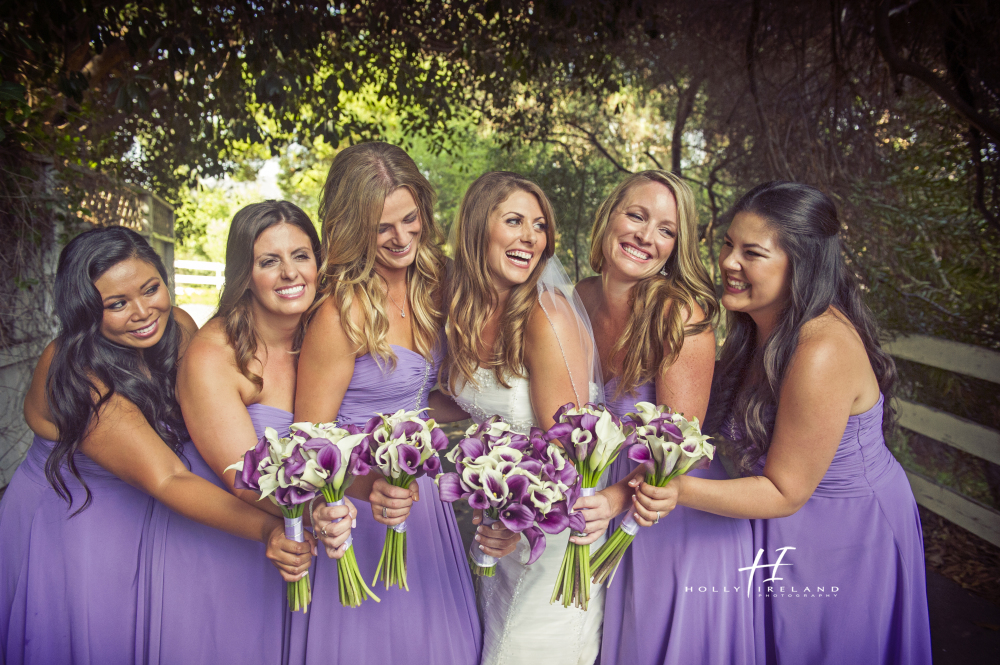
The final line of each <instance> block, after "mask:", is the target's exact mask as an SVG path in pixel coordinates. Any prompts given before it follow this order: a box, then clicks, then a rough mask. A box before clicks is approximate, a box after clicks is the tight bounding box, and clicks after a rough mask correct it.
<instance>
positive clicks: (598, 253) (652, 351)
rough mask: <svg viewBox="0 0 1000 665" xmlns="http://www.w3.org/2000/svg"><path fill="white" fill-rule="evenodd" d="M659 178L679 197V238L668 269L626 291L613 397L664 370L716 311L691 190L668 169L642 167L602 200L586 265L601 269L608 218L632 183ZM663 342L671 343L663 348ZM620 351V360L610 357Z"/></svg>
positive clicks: (709, 323)
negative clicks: (688, 314)
mask: <svg viewBox="0 0 1000 665" xmlns="http://www.w3.org/2000/svg"><path fill="white" fill-rule="evenodd" d="M647 182H657V183H660V184H661V185H663V186H664V187H666V188H667V189H669V190H670V193H671V194H673V195H674V200H675V201H676V202H677V241H676V243H675V245H674V251H673V252H671V254H670V257H669V258H668V259H667V262H666V265H665V268H666V273H667V275H666V276H664V275H662V274H660V273H657V274H655V275H653V276H651V277H647V278H646V279H644V280H642V281H641V282H639V283H638V284H636V285H635V286H633V287H632V290H631V291H630V292H629V303H628V305H629V315H628V319H627V320H626V322H625V328H624V329H623V330H622V334H621V335H620V336H619V337H618V341H617V342H615V345H614V347H612V349H611V354H610V356H609V361H610V362H611V363H612V366H611V373H612V375H613V376H616V377H618V387H617V388H616V390H615V395H614V396H615V398H616V399H617V398H618V397H620V396H622V395H625V394H634V393H635V389H636V388H637V387H638V386H640V385H642V384H644V383H646V382H648V381H652V380H655V378H656V377H657V376H658V375H659V374H661V373H662V372H663V371H665V370H666V369H667V368H668V367H669V366H670V365H671V364H672V363H673V362H674V361H675V360H677V356H678V354H679V353H680V352H681V347H682V346H683V345H684V337H685V336H686V335H697V334H699V333H701V332H704V331H705V330H710V329H711V328H712V325H713V322H714V320H715V317H716V315H717V314H718V312H719V301H718V298H717V297H716V295H715V287H714V285H713V284H712V280H711V278H710V277H709V276H708V271H707V270H705V266H704V264H703V263H702V262H701V258H700V257H699V256H698V216H697V213H696V211H695V204H694V194H692V193H691V188H690V187H688V186H687V184H686V183H685V182H684V181H683V180H681V179H680V178H678V177H677V176H675V175H674V174H672V173H668V172H666V171H656V170H651V171H642V172H640V173H635V174H633V175H630V176H628V177H627V178H625V180H623V181H622V182H621V183H619V184H618V186H617V187H615V189H614V191H613V192H611V194H610V196H608V198H606V199H605V200H604V203H602V204H601V207H600V208H599V209H598V210H597V215H596V217H595V218H594V230H593V232H592V234H591V240H590V267H591V268H593V269H594V272H596V273H600V272H601V271H602V270H603V269H604V261H605V257H604V248H603V247H604V237H605V235H606V234H607V231H608V226H609V224H610V223H611V218H612V217H613V216H614V215H616V214H618V213H621V212H622V205H623V204H624V202H625V199H626V198H627V197H628V195H629V192H630V191H631V190H632V188H633V187H636V186H638V185H642V184H644V183H647ZM696 303H697V304H698V305H699V306H701V308H702V310H703V311H704V313H705V318H704V319H703V320H702V321H699V322H698V323H695V324H692V325H689V326H685V325H684V310H685V309H687V310H688V311H691V310H693V308H694V305H695V304H696ZM664 348H666V349H669V350H668V351H666V352H665V351H664ZM619 354H623V355H622V358H621V362H618V363H615V362H614V359H615V358H617V357H618V355H619Z"/></svg>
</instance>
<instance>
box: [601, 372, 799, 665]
mask: <svg viewBox="0 0 1000 665" xmlns="http://www.w3.org/2000/svg"><path fill="white" fill-rule="evenodd" d="M616 388H617V380H616V379H614V378H613V379H612V380H611V381H609V382H608V384H607V385H606V386H605V388H604V390H605V395H607V396H608V400H609V401H608V405H607V406H608V408H609V409H611V411H612V412H613V413H615V414H616V415H618V416H624V415H625V414H626V413H629V412H633V411H635V404H636V402H652V403H656V390H655V387H654V385H653V383H652V382H650V383H645V384H643V385H641V386H638V388H637V389H636V394H635V395H633V396H629V395H623V396H622V397H621V398H619V399H617V400H612V397H613V396H614V394H615V389H616ZM636 466H637V464H636V463H635V462H633V461H631V460H629V459H627V458H626V457H624V455H623V456H620V457H619V458H618V459H617V460H615V462H614V464H613V465H612V467H611V469H610V471H609V473H610V476H609V478H608V484H613V483H616V482H618V481H620V480H622V479H623V478H625V477H626V476H627V475H629V474H630V473H631V472H632V471H633V470H634V469H635V468H636ZM690 475H694V476H700V477H702V478H713V479H726V478H728V476H727V475H726V472H725V470H724V469H723V468H722V465H721V463H720V461H719V460H718V459H716V460H715V461H714V462H712V465H711V467H709V468H708V469H702V470H698V471H692V472H691V473H690ZM620 523H621V519H620V518H618V519H615V520H614V521H613V522H612V524H611V528H612V530H613V529H616V528H618V525H619V524H620ZM752 541H753V539H752V534H751V530H750V522H749V521H748V520H738V519H732V518H729V517H721V516H718V515H713V514H711V513H705V512H702V511H700V510H694V509H693V508H685V507H678V508H676V509H675V510H674V511H673V512H672V513H670V515H668V516H666V517H664V518H663V519H661V520H660V523H659V524H657V525H655V526H652V527H649V528H645V529H640V530H639V533H638V535H637V536H636V537H635V540H634V541H632V545H631V547H629V549H628V550H627V551H626V552H625V555H624V557H622V561H621V565H620V567H619V568H618V571H617V573H616V574H615V577H614V580H612V582H611V585H610V586H609V587H608V589H607V592H606V600H605V607H604V636H603V642H602V645H601V665H611V664H615V663H617V664H620V665H654V664H655V665H660V664H661V663H662V664H666V663H676V664H678V665H689V664H691V663H726V664H737V665H738V664H741V663H745V664H747V665H749V664H751V663H753V662H754V637H753V601H752V600H751V599H749V598H748V597H747V595H746V588H745V586H744V583H743V582H744V578H743V577H742V576H743V575H744V573H741V572H739V569H740V568H742V567H744V566H749V565H750V564H751V562H752V561H753V555H752V553H751V547H752ZM802 662H803V663H804V662H806V661H802Z"/></svg>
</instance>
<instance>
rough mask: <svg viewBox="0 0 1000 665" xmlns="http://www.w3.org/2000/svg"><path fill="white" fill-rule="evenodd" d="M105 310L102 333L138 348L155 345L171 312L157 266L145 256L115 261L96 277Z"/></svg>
mask: <svg viewBox="0 0 1000 665" xmlns="http://www.w3.org/2000/svg"><path fill="white" fill-rule="evenodd" d="M94 287H95V288H96V289H97V291H98V293H100V294H101V302H102V304H103V306H104V314H103V317H102V319H101V334H102V335H104V337H106V338H107V339H109V340H111V341H112V342H115V343H116V344H120V345H122V346H129V347H132V348H136V349H146V348H149V347H151V346H154V345H155V344H156V343H157V342H159V341H160V338H161V337H163V331H164V330H165V329H166V326H167V320H168V317H169V316H170V311H171V304H170V294H169V293H167V289H166V285H165V284H164V283H163V279H162V278H161V277H160V273H159V272H158V271H157V270H156V267H155V266H153V265H152V264H150V263H147V262H146V261H143V260H142V259H138V258H131V259H126V260H125V261H121V262H119V263H116V264H115V265H113V266H112V267H111V268H109V269H108V270H107V271H105V272H104V274H102V275H101V276H100V277H98V278H97V279H96V280H95V281H94Z"/></svg>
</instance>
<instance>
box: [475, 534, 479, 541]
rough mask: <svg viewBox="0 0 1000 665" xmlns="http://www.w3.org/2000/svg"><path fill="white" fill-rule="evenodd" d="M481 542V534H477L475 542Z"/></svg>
mask: <svg viewBox="0 0 1000 665" xmlns="http://www.w3.org/2000/svg"><path fill="white" fill-rule="evenodd" d="M479 540H480V539H479V534H476V538H475V541H476V542H477V543H478V542H479Z"/></svg>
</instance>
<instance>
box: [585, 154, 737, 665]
mask: <svg viewBox="0 0 1000 665" xmlns="http://www.w3.org/2000/svg"><path fill="white" fill-rule="evenodd" d="M697 229H698V218H697V213H696V211H695V205H694V196H693V195H692V193H691V190H690V188H688V186H687V185H686V184H685V183H684V182H683V181H682V180H681V179H680V178H678V177H677V176H675V175H673V174H671V173H667V172H665V171H643V172H641V173H636V174H634V175H631V176H629V177H627V178H625V180H623V181H622V182H621V183H620V184H619V185H618V186H617V187H616V188H615V190H614V191H613V192H612V193H611V195H610V196H608V198H607V199H606V200H605V201H604V203H603V204H602V205H601V207H600V209H599V210H598V212H597V216H596V219H595V221H594V230H593V234H592V237H591V246H590V265H591V267H592V268H593V269H594V271H595V272H596V273H598V275H597V276H596V277H591V278H588V279H585V280H583V281H581V282H580V284H579V285H578V286H577V290H578V292H579V293H580V297H581V298H582V299H583V302H584V304H585V305H586V307H587V311H588V313H589V314H590V319H591V322H592V324H593V326H594V335H595V338H596V340H597V349H598V352H599V354H600V358H601V366H602V367H604V368H605V369H606V371H605V379H606V381H605V384H604V389H605V391H606V393H607V397H608V406H609V408H611V410H612V411H614V412H615V413H617V414H618V415H619V416H624V415H625V414H626V413H629V412H635V411H636V409H635V405H636V403H637V402H652V403H654V404H666V405H667V406H669V407H671V408H672V409H674V410H675V411H679V412H681V413H684V414H685V415H686V416H687V417H688V418H692V417H697V418H698V419H699V420H704V418H705V412H706V409H707V408H708V398H709V392H710V389H711V384H712V372H713V366H714V362H715V337H714V335H713V334H712V320H713V318H714V316H715V314H716V313H717V312H718V308H719V306H718V301H717V300H716V297H715V290H714V288H713V285H712V282H711V280H710V279H709V276H708V273H707V271H706V270H705V268H704V266H703V265H702V263H701V260H700V258H699V256H698V240H697V238H698V233H697ZM636 466H637V465H636V463H635V462H632V461H630V460H628V459H627V458H626V457H625V456H624V455H622V456H621V457H619V459H618V460H616V462H615V463H614V465H612V467H611V469H610V478H609V482H610V483H613V484H612V485H611V486H610V487H608V488H607V489H605V490H603V491H602V492H599V493H598V496H597V499H598V501H599V505H598V507H597V509H596V510H593V511H590V514H591V516H592V519H594V521H595V525H597V526H599V525H600V524H601V523H602V522H601V521H600V520H599V519H598V518H604V519H607V518H608V517H610V516H612V515H620V514H621V513H623V512H624V511H625V510H626V509H627V508H628V507H629V506H630V505H631V502H632V500H633V496H632V495H633V488H634V487H636V486H637V485H638V484H639V483H640V482H641V481H642V475H641V471H639V470H638V469H637V468H636ZM691 473H692V474H693V475H701V476H704V477H708V478H725V477H727V476H726V473H725V471H724V470H723V469H722V467H721V462H720V460H718V459H717V460H715V461H714V462H713V463H712V466H711V467H710V468H709V469H706V470H701V471H693V472H691ZM660 517H662V516H659V515H657V516H654V517H653V519H651V520H645V519H644V518H643V517H642V515H637V516H636V521H637V522H638V523H639V524H640V525H642V526H645V527H650V528H646V529H642V530H641V532H640V533H639V534H638V535H637V536H636V538H635V541H634V542H633V543H632V546H631V547H630V548H629V549H628V551H626V553H625V556H624V558H623V559H622V562H621V565H620V568H619V570H618V571H617V574H616V576H615V578H614V584H612V585H609V588H608V591H607V604H606V609H605V618H604V641H603V645H602V647H601V662H602V663H605V664H607V663H623V664H624V663H628V664H629V665H631V664H633V663H634V664H636V665H653V664H657V665H659V664H661V663H663V664H666V663H694V662H704V663H749V662H751V661H752V660H753V639H752V636H753V623H752V613H751V608H752V604H751V603H750V602H749V601H748V600H747V598H746V597H745V596H744V595H741V594H739V593H736V592H730V593H708V592H707V590H708V589H712V588H715V589H722V588H723V587H728V588H729V589H733V587H736V586H740V585H739V575H740V573H739V572H738V570H739V568H741V567H742V566H748V565H750V563H751V561H752V557H751V556H750V549H751V545H752V539H751V533H750V524H749V522H748V521H747V520H735V519H730V518H726V517H719V516H716V515H710V514H708V513H703V512H700V511H697V510H690V509H679V510H677V511H675V513H674V514H672V515H670V517H669V518H665V519H663V520H662V521H661V520H660ZM619 522H620V520H619V519H616V520H614V523H613V524H612V525H611V526H612V527H614V528H617V526H618V523H619ZM658 522H660V523H658ZM604 523H606V522H604ZM654 525H655V526H654ZM588 526H589V524H588ZM591 539H592V538H587V539H581V540H580V542H581V543H582V542H587V541H588V540H591ZM699 588H701V589H706V593H701V592H698V591H695V589H699ZM709 627H710V631H709V630H707V629H708V628H709Z"/></svg>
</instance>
